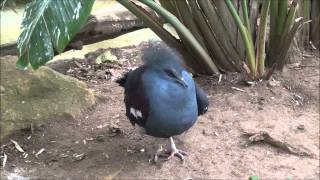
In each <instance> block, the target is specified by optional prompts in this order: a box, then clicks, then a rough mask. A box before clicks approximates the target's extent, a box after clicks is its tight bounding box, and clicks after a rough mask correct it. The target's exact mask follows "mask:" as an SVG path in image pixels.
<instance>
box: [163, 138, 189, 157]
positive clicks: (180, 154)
mask: <svg viewBox="0 0 320 180" xmlns="http://www.w3.org/2000/svg"><path fill="white" fill-rule="evenodd" d="M169 140H170V147H171V152H170V156H169V157H168V158H167V159H168V160H169V159H171V158H172V157H174V156H177V157H178V158H180V159H181V160H182V161H183V160H184V156H186V155H187V153H186V152H184V151H181V150H179V149H177V147H176V145H175V144H174V142H173V138H172V137H170V138H169Z"/></svg>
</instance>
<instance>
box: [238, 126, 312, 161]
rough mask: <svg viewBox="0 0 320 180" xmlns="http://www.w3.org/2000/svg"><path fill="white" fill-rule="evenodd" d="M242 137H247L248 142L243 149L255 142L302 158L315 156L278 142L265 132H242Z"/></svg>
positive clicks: (304, 150)
mask: <svg viewBox="0 0 320 180" xmlns="http://www.w3.org/2000/svg"><path fill="white" fill-rule="evenodd" d="M243 135H244V136H246V137H248V142H247V143H246V144H245V147H248V146H249V145H252V144H254V143H257V142H265V143H267V144H269V145H271V146H273V147H275V148H278V149H280V150H282V151H284V152H286V153H288V154H292V155H296V156H302V157H310V158H314V157H315V156H316V155H315V154H313V153H311V152H310V151H309V150H307V149H305V148H304V149H300V148H297V147H294V146H292V145H290V144H289V143H287V142H282V141H279V140H276V139H274V138H273V137H271V136H270V135H269V133H268V132H266V131H259V132H257V133H253V132H244V133H243Z"/></svg>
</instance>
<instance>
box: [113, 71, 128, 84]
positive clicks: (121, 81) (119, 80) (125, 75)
mask: <svg viewBox="0 0 320 180" xmlns="http://www.w3.org/2000/svg"><path fill="white" fill-rule="evenodd" d="M128 74H129V73H125V74H124V75H123V76H122V77H121V78H119V79H117V80H116V83H118V84H119V85H120V86H122V87H124V86H125V84H126V81H127V77H128Z"/></svg>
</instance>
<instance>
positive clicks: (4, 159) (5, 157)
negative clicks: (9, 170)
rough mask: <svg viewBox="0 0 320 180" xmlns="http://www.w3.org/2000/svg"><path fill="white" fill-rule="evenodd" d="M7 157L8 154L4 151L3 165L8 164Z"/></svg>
mask: <svg viewBox="0 0 320 180" xmlns="http://www.w3.org/2000/svg"><path fill="white" fill-rule="evenodd" d="M7 159H8V156H7V155H6V153H3V160H2V167H5V166H6V163H7Z"/></svg>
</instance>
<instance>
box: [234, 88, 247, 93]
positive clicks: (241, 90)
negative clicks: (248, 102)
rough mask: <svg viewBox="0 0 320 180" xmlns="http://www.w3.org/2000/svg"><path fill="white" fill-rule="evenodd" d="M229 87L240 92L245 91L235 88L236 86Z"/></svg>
mask: <svg viewBox="0 0 320 180" xmlns="http://www.w3.org/2000/svg"><path fill="white" fill-rule="evenodd" d="M231 89H234V90H237V91H241V92H246V91H245V90H243V89H240V88H237V87H231Z"/></svg>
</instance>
